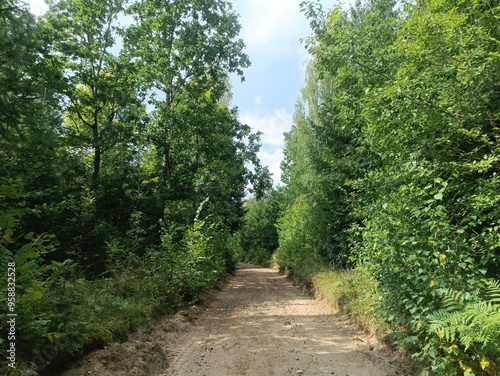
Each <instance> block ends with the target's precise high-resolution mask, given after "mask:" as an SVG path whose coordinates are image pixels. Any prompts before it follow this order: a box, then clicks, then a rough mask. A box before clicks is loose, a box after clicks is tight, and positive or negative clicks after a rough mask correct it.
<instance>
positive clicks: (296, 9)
mask: <svg viewBox="0 0 500 376" xmlns="http://www.w3.org/2000/svg"><path fill="white" fill-rule="evenodd" d="M301 1H302V0H234V1H233V7H234V9H235V10H236V12H238V13H239V14H240V23H241V26H242V30H241V37H242V38H243V40H244V41H245V44H246V47H247V49H246V52H247V54H248V55H249V56H250V60H251V62H252V65H251V67H250V68H248V69H247V70H246V71H245V79H246V80H245V82H244V83H240V81H239V79H238V78H237V77H234V78H233V80H232V83H233V105H234V106H237V107H238V108H239V114H240V121H241V122H243V123H246V124H248V125H250V126H251V127H252V128H253V129H254V130H255V131H261V132H262V133H263V135H262V139H261V142H262V148H261V152H260V153H259V157H260V160H261V162H262V164H263V165H266V166H268V167H269V169H270V171H271V172H272V173H273V179H274V183H275V184H277V183H278V182H279V180H280V175H281V171H280V162H281V160H282V159H283V147H284V144H283V132H285V131H288V130H290V128H291V126H292V119H293V112H294V106H295V102H296V100H297V98H298V96H299V94H300V89H301V88H302V87H303V85H304V70H305V67H304V63H305V61H306V60H307V51H306V49H305V48H304V46H303V44H301V43H300V39H301V38H304V37H306V36H308V35H310V34H311V31H310V29H309V22H308V20H307V19H306V17H305V16H304V15H303V14H302V13H301V12H300V6H299V4H300V3H301ZM321 2H322V4H323V5H324V6H325V7H326V8H330V7H331V6H332V4H333V0H329V1H328V0H322V1H321Z"/></svg>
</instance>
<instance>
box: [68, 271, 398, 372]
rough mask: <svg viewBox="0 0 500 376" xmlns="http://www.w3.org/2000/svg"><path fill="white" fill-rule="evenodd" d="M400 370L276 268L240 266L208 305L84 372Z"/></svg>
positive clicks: (109, 352) (99, 355) (111, 351)
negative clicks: (275, 269) (274, 269)
mask: <svg viewBox="0 0 500 376" xmlns="http://www.w3.org/2000/svg"><path fill="white" fill-rule="evenodd" d="M84 374H85V375H89V374H93V375H97V374H98V375H100V376H107V375H158V376H233V375H234V376H236V375H247V376H253V375H255V376H257V375H259V376H271V375H276V376H278V375H279V376H282V375H283V376H284V375H337V376H347V375H348V376H387V375H395V374H396V372H395V369H394V368H393V367H392V366H391V365H390V364H389V362H388V361H387V359H386V357H385V356H384V352H383V350H382V349H381V346H380V345H379V344H378V343H377V342H376V340H375V339H373V338H370V337H369V336H367V335H366V334H363V333H360V332H358V331H356V330H355V329H354V328H353V327H352V326H350V325H348V324H347V323H346V322H345V321H344V320H343V319H342V316H341V315H339V314H337V313H334V312H333V311H332V310H331V309H329V308H328V307H326V306H325V305H323V304H322V303H320V302H318V301H315V300H313V299H312V298H310V297H308V296H307V295H305V294H303V293H302V291H301V290H300V289H298V288H297V287H295V286H293V284H292V283H291V282H290V281H289V280H288V279H286V278H285V277H284V276H282V275H280V274H279V273H277V272H276V271H273V270H271V269H266V268H261V267H256V266H253V265H248V264H241V265H240V268H239V269H238V270H237V271H236V272H235V274H234V275H233V276H231V277H230V278H229V281H228V282H227V283H226V284H225V285H224V286H223V287H222V289H221V291H219V292H218V293H217V294H215V296H214V297H213V298H212V299H211V301H210V302H209V303H208V304H207V307H206V308H203V309H201V308H192V309H189V310H186V311H184V312H182V313H181V314H180V315H177V317H176V318H174V319H172V320H166V321H163V322H160V323H159V324H158V325H157V326H156V327H154V328H151V330H150V331H149V332H146V333H144V334H143V335H142V337H137V338H135V339H133V340H132V341H130V342H129V343H126V344H120V345H115V346H112V347H110V348H108V349H104V350H101V351H98V352H96V353H94V354H93V355H91V356H90V357H89V358H88V359H87V360H86V361H84V362H83V364H82V365H81V366H80V367H79V368H77V369H74V370H72V371H70V372H68V373H67V375H68V376H77V375H84Z"/></svg>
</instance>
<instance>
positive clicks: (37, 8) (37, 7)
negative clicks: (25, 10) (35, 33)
mask: <svg viewBox="0 0 500 376" xmlns="http://www.w3.org/2000/svg"><path fill="white" fill-rule="evenodd" d="M48 9H49V6H48V5H47V4H46V3H45V1H43V0H30V12H31V13H33V14H34V15H36V16H41V15H42V14H44V13H45V12H47V10H48Z"/></svg>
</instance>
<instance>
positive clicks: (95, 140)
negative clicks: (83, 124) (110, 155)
mask: <svg viewBox="0 0 500 376" xmlns="http://www.w3.org/2000/svg"><path fill="white" fill-rule="evenodd" d="M99 141H100V140H99V125H98V122H97V114H96V115H95V116H94V122H93V124H92V146H93V147H94V170H93V172H92V180H93V181H94V182H96V181H97V179H98V178H99V171H100V169H101V145H100V142H99Z"/></svg>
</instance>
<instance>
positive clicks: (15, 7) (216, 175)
mask: <svg viewBox="0 0 500 376" xmlns="http://www.w3.org/2000/svg"><path fill="white" fill-rule="evenodd" d="M301 10H302V12H303V14H304V17H307V18H308V19H309V22H310V27H311V35H310V36H309V37H307V38H304V40H303V43H304V46H305V48H307V50H308V51H309V54H310V61H309V62H308V64H307V67H306V82H305V84H304V88H303V89H302V91H301V93H298V100H297V103H296V110H295V115H294V121H293V126H292V129H291V130H290V131H289V132H287V133H286V134H285V140H286V144H285V153H284V154H285V159H284V161H283V163H282V183H281V184H280V185H279V186H277V187H273V186H272V180H271V176H270V173H269V171H268V169H267V167H265V166H262V165H261V164H260V161H259V159H258V157H257V153H258V151H259V148H260V134H259V133H258V132H253V131H252V129H251V128H250V127H249V126H248V125H246V124H242V123H240V121H239V120H238V110H237V108H233V107H231V104H230V103H231V87H230V80H229V76H230V75H231V74H233V75H238V76H240V77H241V79H243V77H244V76H243V71H244V69H245V68H246V67H248V66H249V64H250V59H249V57H248V56H247V55H246V53H245V52H244V41H243V40H241V39H240V38H239V36H238V34H239V31H240V25H239V22H238V15H237V14H236V13H235V12H234V11H233V10H232V8H231V3H230V1H226V0H175V1H164V0H147V1H142V2H134V1H127V0H92V1H88V0H60V1H56V0H54V1H51V2H50V7H49V11H48V12H47V13H46V14H45V15H43V16H40V17H35V16H33V15H32V14H31V13H30V12H29V11H28V9H27V7H26V6H25V5H23V4H22V3H21V2H14V1H10V0H0V88H1V92H0V161H1V166H0V249H1V254H0V260H1V263H2V269H3V270H5V271H8V270H10V269H9V268H14V269H15V288H11V287H10V286H11V285H10V284H9V282H10V279H8V278H6V277H5V278H4V277H2V278H1V280H0V286H1V290H2V291H3V293H2V295H1V296H0V302H1V305H2V309H1V310H0V320H1V321H2V322H7V320H8V317H9V316H8V312H10V313H13V312H15V313H16V314H18V315H17V317H16V327H15V346H16V347H15V349H16V351H15V354H16V357H15V367H12V366H11V364H10V363H11V362H10V361H9V360H8V357H9V354H10V353H9V349H10V342H11V341H10V340H9V339H8V338H9V334H12V333H11V332H8V328H7V327H5V326H4V325H2V326H1V328H0V354H2V359H1V360H0V371H1V373H6V374H13V375H34V374H37V372H40V373H42V374H43V373H44V372H45V373H46V374H50V370H51V369H52V368H51V367H57V366H58V365H60V364H61V363H65V362H68V361H69V360H71V359H74V358H75V357H78V356H80V355H81V354H83V353H85V352H88V351H90V350H92V349H96V348H99V347H102V346H104V345H106V344H108V343H110V342H113V341H123V340H126V339H127V337H128V335H129V334H130V333H131V332H132V331H134V330H136V329H137V328H141V327H144V326H146V325H148V324H149V323H151V322H152V321H153V320H154V319H155V318H158V317H160V316H162V315H166V314H170V313H173V312H175V311H176V310H178V309H179V308H180V307H183V306H185V305H187V304H194V303H197V302H198V301H199V300H200V299H202V296H203V293H204V291H206V290H207V289H209V288H211V287H213V286H214V285H215V283H216V282H217V281H218V280H219V279H220V278H221V277H222V276H224V275H225V274H226V273H227V272H231V271H232V270H234V268H235V267H236V263H237V262H238V261H247V262H252V263H257V264H261V265H270V264H275V265H277V266H278V267H280V268H281V269H282V270H283V271H286V272H287V273H288V274H289V275H290V276H292V277H293V278H295V279H296V280H298V281H302V282H305V283H309V282H310V281H314V280H316V279H318V280H319V279H320V276H321V275H322V274H321V273H337V274H335V275H337V276H338V278H337V279H334V280H332V281H331V282H329V286H330V287H329V288H331V289H343V291H344V295H343V297H342V299H341V300H342V302H341V303H342V304H341V306H342V307H343V308H344V309H345V311H346V313H347V314H353V315H363V316H364V317H368V318H369V320H370V323H371V325H376V326H377V327H378V328H379V329H380V330H381V331H383V332H384V333H385V336H386V341H387V343H388V344H390V345H391V346H394V347H395V348H399V349H405V351H406V353H407V354H408V358H410V359H412V361H414V362H415V363H416V364H417V365H418V367H419V371H418V372H419V374H420V375H422V376H428V375H445V376H447V375H450V376H452V375H464V376H472V375H485V376H491V375H498V374H500V360H499V355H500V345H499V344H500V282H499V280H500V259H499V258H500V227H499V226H500V175H499V174H500V147H499V138H500V128H499V127H500V2H498V1H497V0H402V1H394V0H365V1H357V2H356V3H355V4H354V5H353V6H352V7H351V8H350V9H349V10H346V9H345V8H343V7H342V6H340V5H334V6H333V7H331V8H330V9H324V8H323V7H321V5H320V4H319V2H315V1H306V2H303V3H301ZM4 274H5V276H7V273H4ZM3 307H6V308H8V310H6V309H5V310H4V309H3ZM47 372H49V373H47Z"/></svg>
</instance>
